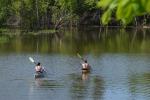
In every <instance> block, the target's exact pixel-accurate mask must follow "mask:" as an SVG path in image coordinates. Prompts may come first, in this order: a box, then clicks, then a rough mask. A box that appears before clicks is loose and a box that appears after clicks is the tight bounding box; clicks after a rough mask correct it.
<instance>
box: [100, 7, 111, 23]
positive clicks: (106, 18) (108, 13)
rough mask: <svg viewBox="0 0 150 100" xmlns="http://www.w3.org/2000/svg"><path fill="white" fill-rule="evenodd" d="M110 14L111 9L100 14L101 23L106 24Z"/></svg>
mask: <svg viewBox="0 0 150 100" xmlns="http://www.w3.org/2000/svg"><path fill="white" fill-rule="evenodd" d="M111 14H112V11H111V10H107V11H106V12H105V13H104V14H103V16H102V23H103V24H104V25H106V24H108V22H109V21H110V19H111Z"/></svg>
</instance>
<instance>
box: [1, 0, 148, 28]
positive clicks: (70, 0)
mask: <svg viewBox="0 0 150 100" xmlns="http://www.w3.org/2000/svg"><path fill="white" fill-rule="evenodd" d="M149 5H150V1H148V0H142V1H141V0H132V1H131V0H119V1H118V0H0V27H11V28H14V27H15V28H16V27H19V28H21V29H27V30H39V29H55V30H59V29H60V28H61V27H62V26H79V25H97V26H103V25H107V26H123V25H127V26H142V27H145V28H148V27H149V26H148V25H149V22H150V18H149V14H148V13H149V12H150V10H149V9H148V8H149ZM101 19H102V21H101ZM116 19H117V20H116Z"/></svg>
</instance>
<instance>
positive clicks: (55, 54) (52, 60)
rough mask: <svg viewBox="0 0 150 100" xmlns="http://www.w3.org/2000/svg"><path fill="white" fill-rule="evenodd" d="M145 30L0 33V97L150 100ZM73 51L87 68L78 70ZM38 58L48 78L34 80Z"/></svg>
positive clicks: (148, 39)
mask: <svg viewBox="0 0 150 100" xmlns="http://www.w3.org/2000/svg"><path fill="white" fill-rule="evenodd" d="M149 33H150V32H149V31H148V30H143V31H136V30H128V31H127V30H126V31H125V30H119V29H110V30H99V29H93V28H92V29H90V28H87V29H86V30H84V29H82V30H80V29H73V30H64V32H61V33H58V34H31V33H22V34H16V33H15V32H14V31H13V32H11V34H10V33H9V32H3V33H1V34H0V100H150V34H149ZM77 52H79V53H80V54H81V55H83V56H84V57H85V58H87V59H88V62H89V63H90V65H91V66H92V72H91V73H88V74H82V73H81V66H80V62H81V60H80V59H79V58H78V57H77V55H76V54H77ZM29 56H31V57H33V58H34V59H35V60H36V61H40V62H41V63H42V64H43V66H44V67H45V68H46V70H47V76H46V77H45V78H42V79H34V64H32V63H31V62H30V61H29V60H28V57H29Z"/></svg>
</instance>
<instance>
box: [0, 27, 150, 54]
mask: <svg viewBox="0 0 150 100" xmlns="http://www.w3.org/2000/svg"><path fill="white" fill-rule="evenodd" d="M13 32H14V31H13ZM12 34H13V33H12ZM12 34H11V33H9V34H7V33H1V34H0V47H1V49H0V52H3V53H4V52H7V53H8V52H17V53H19V52H38V53H52V52H57V53H63V54H66V53H67V54H74V53H76V52H78V51H79V53H87V51H90V52H92V53H93V54H96V55H98V54H100V53H103V52H127V53H130V52H131V53H132V52H134V53H135V52H136V53H149V51H150V49H149V48H150V45H149V44H150V39H149V38H150V35H149V30H124V29H108V30H104V29H102V31H99V29H98V28H97V29H92V28H91V29H90V28H89V29H87V28H86V29H85V30H83V29H82V30H80V29H74V30H64V31H62V32H61V33H57V34H38V35H34V34H29V33H25V34H22V35H12ZM14 34H15V33H14ZM20 34H21V33H20ZM79 44H80V45H79Z"/></svg>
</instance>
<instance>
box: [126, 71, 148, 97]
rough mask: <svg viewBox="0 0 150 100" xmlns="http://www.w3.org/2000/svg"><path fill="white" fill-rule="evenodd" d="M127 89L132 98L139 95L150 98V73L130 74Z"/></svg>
mask: <svg viewBox="0 0 150 100" xmlns="http://www.w3.org/2000/svg"><path fill="white" fill-rule="evenodd" d="M129 90H130V92H131V94H132V98H137V97H138V96H139V95H141V96H143V98H145V99H146V97H147V98H148V97H149V98H150V73H144V74H142V75H132V76H131V77H130V78H129Z"/></svg>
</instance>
